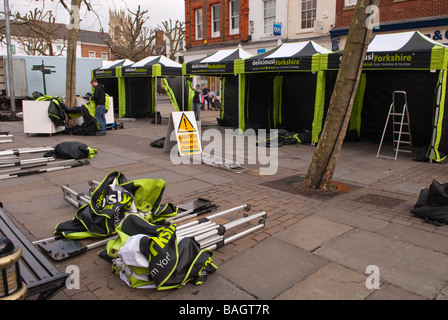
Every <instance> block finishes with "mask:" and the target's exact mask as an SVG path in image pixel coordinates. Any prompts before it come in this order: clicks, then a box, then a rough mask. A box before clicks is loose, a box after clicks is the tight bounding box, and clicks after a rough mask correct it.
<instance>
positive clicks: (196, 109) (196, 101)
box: [193, 84, 201, 121]
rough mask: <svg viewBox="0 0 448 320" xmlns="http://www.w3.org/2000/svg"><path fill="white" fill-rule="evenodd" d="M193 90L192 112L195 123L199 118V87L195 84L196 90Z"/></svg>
mask: <svg viewBox="0 0 448 320" xmlns="http://www.w3.org/2000/svg"><path fill="white" fill-rule="evenodd" d="M193 90H194V96H193V111H194V115H195V117H196V121H199V120H200V116H201V86H200V85H199V84H197V85H196V89H193Z"/></svg>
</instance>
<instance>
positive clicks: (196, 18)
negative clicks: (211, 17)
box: [194, 8, 204, 40]
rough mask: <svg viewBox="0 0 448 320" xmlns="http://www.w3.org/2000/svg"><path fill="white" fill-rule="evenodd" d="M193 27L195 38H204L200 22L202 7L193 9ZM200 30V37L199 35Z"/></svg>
mask: <svg viewBox="0 0 448 320" xmlns="http://www.w3.org/2000/svg"><path fill="white" fill-rule="evenodd" d="M194 27H195V37H196V40H202V39H204V28H203V23H202V8H200V9H196V10H194ZM199 31H200V34H201V35H200V37H199Z"/></svg>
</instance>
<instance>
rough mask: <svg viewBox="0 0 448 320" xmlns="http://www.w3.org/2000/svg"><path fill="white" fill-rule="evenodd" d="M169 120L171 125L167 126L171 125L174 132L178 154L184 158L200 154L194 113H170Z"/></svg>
mask: <svg viewBox="0 0 448 320" xmlns="http://www.w3.org/2000/svg"><path fill="white" fill-rule="evenodd" d="M171 118H172V124H169V125H173V126H174V130H175V131H176V138H177V146H178V148H179V154H180V155H181V156H185V155H190V154H197V153H201V152H202V148H201V139H200V138H199V132H198V126H197V123H196V119H195V115H194V112H193V111H185V112H172V113H171ZM169 130H170V129H169ZM171 131H172V130H171Z"/></svg>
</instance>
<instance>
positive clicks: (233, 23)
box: [229, 0, 240, 34]
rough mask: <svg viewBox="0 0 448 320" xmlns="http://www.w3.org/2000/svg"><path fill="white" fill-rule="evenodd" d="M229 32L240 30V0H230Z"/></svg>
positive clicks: (234, 32) (233, 32)
mask: <svg viewBox="0 0 448 320" xmlns="http://www.w3.org/2000/svg"><path fill="white" fill-rule="evenodd" d="M229 7H230V34H236V33H239V32H240V2H239V0H231V1H230V6H229Z"/></svg>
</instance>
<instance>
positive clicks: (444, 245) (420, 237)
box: [378, 223, 448, 253]
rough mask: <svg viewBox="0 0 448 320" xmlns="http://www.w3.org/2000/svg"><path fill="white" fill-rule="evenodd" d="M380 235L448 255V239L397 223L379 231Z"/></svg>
mask: <svg viewBox="0 0 448 320" xmlns="http://www.w3.org/2000/svg"><path fill="white" fill-rule="evenodd" d="M378 233H380V234H382V235H385V236H388V237H391V238H394V239H397V240H401V241H404V242H407V243H413V244H415V245H417V246H420V247H424V248H427V249H431V250H433V251H438V252H442V253H448V238H447V237H445V236H442V235H438V234H435V233H428V232H426V231H423V230H419V229H415V228H411V227H408V226H404V225H400V224H397V223H389V224H388V225H387V226H385V227H384V228H382V229H380V230H378Z"/></svg>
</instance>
